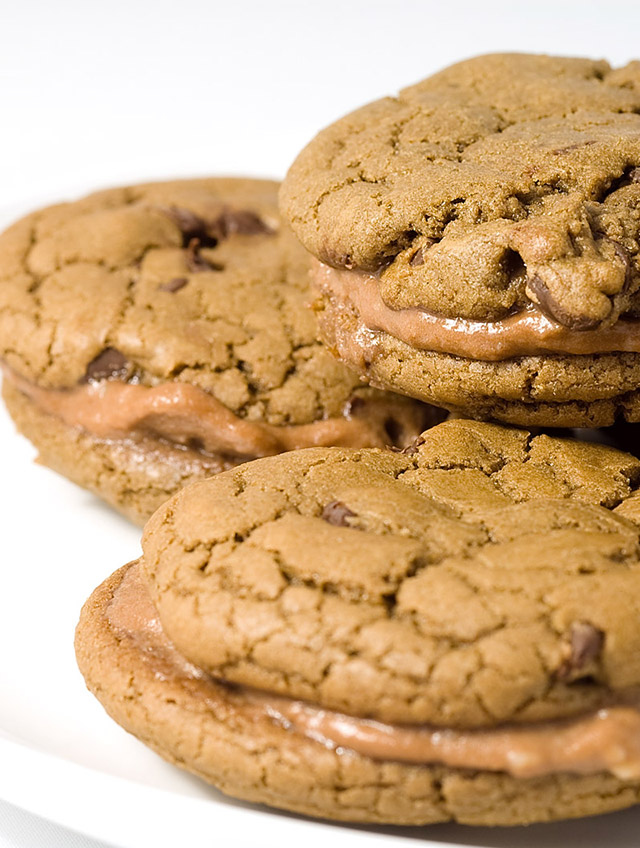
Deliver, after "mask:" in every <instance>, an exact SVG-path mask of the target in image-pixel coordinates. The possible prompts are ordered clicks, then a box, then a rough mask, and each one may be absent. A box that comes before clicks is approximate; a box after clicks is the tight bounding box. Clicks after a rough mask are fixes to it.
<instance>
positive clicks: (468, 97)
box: [280, 54, 640, 426]
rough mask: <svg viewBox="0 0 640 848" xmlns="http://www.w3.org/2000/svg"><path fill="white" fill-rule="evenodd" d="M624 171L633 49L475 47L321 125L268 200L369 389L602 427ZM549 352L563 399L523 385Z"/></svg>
mask: <svg viewBox="0 0 640 848" xmlns="http://www.w3.org/2000/svg"><path fill="white" fill-rule="evenodd" d="M639 166H640V63H639V62H631V63H629V64H628V65H627V66H625V67H624V68H618V69H612V68H611V67H610V66H609V65H608V64H607V63H606V62H598V61H591V60H588V59H574V58H570V59H564V58H559V57H550V56H532V55H518V54H505V55H489V56H480V57H477V58H475V59H470V60H468V61H466V62H462V63H460V64H457V65H454V66H452V67H450V68H447V69H445V70H444V71H442V72H440V73H437V74H435V75H433V76H432V77H429V78H428V79H426V80H423V81H422V82H420V83H417V84H416V85H414V86H411V87H409V88H407V89H404V90H403V91H401V92H400V94H399V95H398V96H397V97H388V98H384V99H382V100H379V101H376V102H375V103H372V104H369V105H367V106H364V107H363V108H361V109H359V110H357V111H356V112H354V113H352V114H351V115H347V116H346V117H344V118H342V119H341V120H339V121H337V122H336V123H335V124H333V125H331V126H330V127H328V128H327V129H325V130H323V131H322V132H321V133H320V134H319V135H318V136H317V137H316V138H315V139H314V140H313V141H312V142H311V143H310V144H309V145H308V146H307V148H305V150H303V151H302V153H301V154H300V155H299V156H298V158H297V160H296V161H295V162H294V164H293V165H292V167H291V169H290V171H289V174H288V175H287V178H286V179H285V182H284V183H283V187H282V190H281V195H280V196H281V205H282V208H283V211H284V214H285V215H286V217H287V218H288V219H289V220H290V222H291V224H292V226H293V228H294V231H295V232H296V234H297V235H298V237H299V238H300V239H301V241H302V242H303V244H304V245H305V246H306V247H307V249H308V250H309V251H310V252H311V253H312V254H314V255H315V256H316V257H318V259H320V261H321V262H322V263H324V266H325V269H327V270H329V271H332V273H333V277H334V278H335V280H338V279H339V280H341V281H342V282H339V284H338V283H336V281H335V280H334V282H333V283H331V282H330V283H328V284H327V285H326V286H321V288H322V292H323V295H322V303H321V304H319V307H318V308H319V310H321V311H322V313H323V314H322V319H321V325H322V334H323V338H324V340H325V341H326V342H327V343H328V344H329V345H330V346H331V347H332V348H333V350H334V352H336V354H337V355H338V356H339V357H340V358H341V359H343V360H344V361H345V362H348V363H349V364H350V365H351V366H352V367H355V368H356V369H357V370H358V371H359V373H361V374H363V375H364V376H366V378H367V379H369V380H370V382H371V383H372V384H373V385H379V386H384V387H386V388H394V389H395V390H397V391H402V392H404V393H406V394H408V395H411V396H414V397H419V398H421V399H423V400H427V401H430V402H433V403H438V404H442V405H443V406H445V407H447V408H448V409H451V410H457V411H464V413H465V414H467V415H470V416H474V415H475V416H476V417H495V418H498V419H500V420H504V421H512V422H515V423H518V424H521V425H524V426H527V425H529V424H533V423H541V424H547V425H549V426H553V425H558V426H589V423H590V421H594V420H596V419H597V422H598V424H599V425H602V424H604V425H607V424H610V423H612V421H613V420H614V419H615V418H627V419H628V420H632V421H636V420H638V417H639V414H640V413H639V409H638V407H639V405H640V401H639V399H638V385H640V336H639V335H638V328H637V327H636V323H637V320H636V319H637V317H638V314H639V303H640V300H639V298H640V294H639V289H640V258H639V257H640V167H639ZM336 275H337V276H336ZM340 275H342V276H340ZM347 278H350V282H349V283H348V284H346V283H344V281H345V280H346V279H347ZM327 279H328V278H327ZM365 283H369V287H370V288H371V287H373V288H374V289H375V295H374V294H369V295H367V298H368V300H367V309H365V310H363V308H362V306H363V297H364V295H363V294H362V292H363V291H364V288H365ZM345 287H346V288H345ZM416 314H419V315H422V316H426V317H428V318H429V319H430V320H431V321H432V323H434V324H435V325H437V328H436V329H437V332H438V334H439V335H438V338H437V340H436V338H434V329H433V327H432V326H429V327H428V328H426V329H424V328H422V327H419V329H418V331H415V324H416V321H417V320H418V319H417V318H416ZM518 316H522V317H523V318H524V319H526V320H525V322H524V323H526V321H530V322H531V320H532V318H534V319H535V321H534V323H535V324H536V328H535V330H534V331H533V332H532V333H531V334H530V335H527V328H524V329H522V328H520V327H515V326H511V327H509V326H508V325H509V324H514V322H515V318H516V317H518ZM452 320H453V321H457V322H462V323H459V324H458V325H457V327H454V326H453V325H452V324H448V325H447V322H448V321H449V322H450V321H452ZM412 322H413V325H412V326H413V328H414V329H410V325H411V324H412ZM465 322H471V323H470V324H469V326H468V328H467V329H466V330H465V326H466V324H465ZM474 322H475V323H474ZM403 325H404V326H403ZM502 325H505V326H502ZM538 325H539V326H538ZM454 329H455V330H456V332H457V336H456V333H454ZM503 331H506V332H505V333H504V335H510V338H511V339H512V341H513V344H512V345H508V346H507V348H506V353H504V354H498V353H496V349H495V348H493V347H492V345H493V339H495V338H496V334H498V333H502V332H503ZM612 331H613V335H612V336H606V334H607V333H611V332H612ZM463 333H467V334H468V336H469V338H471V337H473V340H474V341H473V343H471V342H468V343H467V344H465V345H462V346H461V345H460V341H459V339H460V335H461V334H463ZM485 333H486V335H487V340H486V342H483V343H482V344H481V345H478V340H481V339H482V338H483V335H484V334H485ZM598 333H599V334H601V335H600V340H598V338H597V334H598ZM491 334H494V335H493V336H491ZM627 335H628V336H629V337H630V338H631V340H630V338H626V337H625V338H622V337H623V336H627ZM589 336H591V339H589V338H588V337H589ZM474 345H475V349H474V350H471V351H469V347H471V348H473V347H474ZM624 351H626V353H623V352H624ZM616 357H617V361H615V360H616ZM607 358H610V359H612V360H614V367H613V369H612V370H610V375H611V376H610V377H609V379H606V380H600V381H594V380H593V379H591V375H590V374H589V372H590V371H592V370H596V371H597V370H598V367H599V362H600V361H601V360H603V359H607ZM496 359H503V360H505V361H504V362H499V363H498V362H492V361H491V360H496ZM547 360H548V361H550V362H551V364H552V366H554V365H556V364H557V366H558V368H559V369H562V368H566V369H567V370H568V371H570V372H571V375H572V382H573V383H574V384H575V387H576V388H575V392H574V394H573V395H572V396H570V397H569V398H568V399H566V398H565V397H563V394H562V391H560V392H559V393H558V395H557V397H556V396H554V384H553V381H551V380H550V381H545V380H544V379H537V381H536V382H537V387H536V388H535V389H532V388H531V387H530V386H529V385H528V382H527V381H528V379H529V376H530V374H531V372H532V371H533V370H534V369H535V370H537V371H540V370H541V369H540V367H539V363H544V362H546V361H547ZM476 366H477V367H476ZM440 367H441V369H442V378H441V380H440V381H437V380H434V378H433V372H434V371H436V372H437V369H438V368H440ZM450 372H458V374H459V375H460V376H458V377H457V378H455V379H454V378H452V377H451V376H450ZM585 374H586V375H587V376H585ZM514 380H519V382H520V387H519V388H518V390H516V391H514ZM542 384H544V385H542ZM629 384H631V385H632V387H633V388H632V395H631V396H630V395H629V388H628V386H629ZM540 389H542V395H541V393H540V391H539V390H540ZM452 394H457V398H456V399H455V400H451V395H452ZM510 395H511V396H510ZM585 401H586V403H585ZM591 401H593V402H594V404H595V408H594V409H593V410H589V408H588V404H589V403H590V402H591ZM576 402H578V403H582V408H581V409H578V408H577V407H576V406H575V403H576ZM572 403H573V406H572ZM563 415H564V418H565V419H566V420H567V422H568V423H567V424H560V423H559V422H560V420H561V419H562V417H563ZM590 415H591V417H590Z"/></svg>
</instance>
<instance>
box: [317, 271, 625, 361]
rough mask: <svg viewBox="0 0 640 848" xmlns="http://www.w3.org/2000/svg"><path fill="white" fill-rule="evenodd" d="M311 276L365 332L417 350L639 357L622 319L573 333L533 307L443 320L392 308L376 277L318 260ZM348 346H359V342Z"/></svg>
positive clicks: (499, 356) (479, 355) (497, 356)
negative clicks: (494, 316)
mask: <svg viewBox="0 0 640 848" xmlns="http://www.w3.org/2000/svg"><path fill="white" fill-rule="evenodd" d="M313 277H314V282H315V285H316V286H317V288H318V289H319V290H320V291H321V292H322V293H323V294H325V295H327V296H328V297H329V299H330V300H331V302H332V303H334V304H336V305H338V306H340V307H343V308H351V309H353V310H355V312H356V313H357V315H358V316H359V318H360V320H361V322H362V323H363V324H364V326H365V327H366V328H367V329H369V330H371V331H374V332H383V333H387V334H388V335H390V336H393V337H394V338H396V339H398V340H399V341H401V342H405V343H406V344H408V345H410V346H411V347H413V348H418V349H419V350H428V351H434V352H435V353H448V354H452V355H454V356H463V357H466V358H467V359H478V360H483V361H487V362H496V361H499V360H503V359H511V358H513V357H518V356H535V355H537V354H541V353H556V354H571V355H581V354H597V353H612V352H614V351H615V352H629V353H640V321H632V320H624V319H621V320H619V321H617V323H615V324H613V326H611V327H604V328H602V329H596V330H572V329H569V328H568V327H565V326H563V325H562V324H558V323H557V322H555V321H552V320H550V319H549V318H547V317H546V316H545V315H543V314H542V312H541V311H540V310H539V309H538V308H537V307H536V306H535V305H534V304H531V306H529V307H527V308H526V309H524V310H522V311H521V312H518V313H517V314H515V315H510V316H509V317H508V318H503V319H502V320H499V321H470V320H468V319H465V318H444V317H442V316H440V315H433V314H432V313H430V312H425V311H424V310H422V309H419V308H417V307H411V308H407V309H392V308H391V307H390V306H388V305H387V304H386V303H385V301H384V300H383V298H382V295H381V294H380V285H379V281H378V278H377V277H376V276H375V275H372V274H367V273H365V272H363V271H343V270H339V269H337V268H331V267H330V266H328V265H324V264H322V263H320V262H317V261H316V262H314V267H313ZM347 343H349V342H348V340H347ZM351 344H355V345H356V346H358V341H357V339H355V340H353V341H352V342H351Z"/></svg>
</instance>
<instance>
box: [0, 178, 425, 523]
mask: <svg viewBox="0 0 640 848" xmlns="http://www.w3.org/2000/svg"><path fill="white" fill-rule="evenodd" d="M276 193H277V184H276V183H273V182H268V181H262V180H249V179H203V180H191V181H189V180H185V181H178V182H167V183H155V184H149V185H141V186H134V187H130V188H122V189H115V190H109V191H103V192H99V193H97V194H93V195H91V196H89V197H87V198H85V199H84V200H80V201H78V202H76V203H67V204H62V205H59V206H54V207H51V208H48V209H45V210H42V211H39V212H36V213H34V214H32V215H30V216H29V217H27V218H25V219H24V220H22V221H19V222H18V223H17V224H15V225H14V226H13V227H11V228H10V229H9V230H7V231H6V232H5V233H4V234H3V235H2V236H0V357H1V359H2V364H3V370H4V397H5V400H6V403H7V406H8V408H9V411H10V412H11V414H12V416H13V418H14V419H15V421H16V423H17V425H18V428H19V429H20V430H21V431H22V432H23V433H24V434H25V435H26V436H28V437H29V438H30V439H31V440H32V441H33V442H34V444H35V445H36V447H37V448H38V450H39V452H40V459H41V461H42V462H43V463H44V464H46V465H49V466H51V467H52V468H54V469H55V470H57V471H59V472H61V473H62V474H65V475H66V476H67V477H69V478H70V479H72V480H74V481H75V482H76V483H79V484H80V485H82V486H85V487H87V488H89V489H91V490H93V491H94V492H97V493H98V494H99V495H100V496H102V497H103V498H104V499H105V500H107V501H108V502H109V503H111V504H113V505H114V506H116V507H117V508H118V509H120V510H121V511H122V512H124V513H125V514H127V515H129V516H130V517H131V518H133V519H134V520H135V521H139V522H141V523H142V522H143V521H144V520H145V519H146V518H147V517H148V516H149V515H150V514H151V513H152V512H153V511H154V509H155V508H156V507H157V506H158V505H159V504H160V503H161V502H162V501H163V500H165V499H166V498H167V497H168V495H170V494H171V493H172V492H174V491H175V490H176V489H178V488H179V487H180V486H182V485H183V484H184V483H185V482H187V481H190V480H194V479H198V478H202V477H205V476H209V475H211V474H216V473H218V472H220V471H224V470H225V469H227V468H230V467H232V466H234V465H237V464H239V463H241V462H244V461H246V460H247V459H251V458H254V457H257V456H266V455H271V454H276V453H279V452H281V451H284V450H289V449H291V448H301V447H306V446H312V445H348V446H353V447H362V446H374V445H383V444H395V445H398V446H402V445H403V444H407V443H408V442H410V441H411V439H413V438H415V436H416V435H417V434H418V433H419V432H420V431H421V430H422V429H423V428H424V426H425V421H428V420H429V418H430V416H431V415H437V414H436V413H435V411H434V410H429V409H428V408H426V407H425V406H424V405H422V404H417V403H415V402H406V401H405V400H403V399H402V398H398V397H396V396H389V395H388V394H385V393H382V392H377V391H373V392H372V391H371V390H370V389H368V388H367V387H365V386H363V385H362V384H361V383H360V382H359V380H358V378H357V377H355V376H353V375H352V374H351V373H350V372H349V371H348V370H347V369H346V367H344V366H343V365H341V364H339V363H337V362H336V361H335V360H334V359H333V357H331V356H330V355H329V354H328V353H327V351H326V350H325V349H324V348H323V347H322V346H321V345H320V343H318V342H317V341H316V325H315V320H314V317H313V314H312V312H311V310H309V309H308V305H307V304H308V300H309V292H308V262H307V258H306V254H305V252H304V251H303V250H302V248H301V247H299V245H298V243H297V242H296V239H295V238H294V237H293V235H292V234H291V232H290V230H289V228H288V227H287V226H285V225H283V224H282V223H281V221H280V219H279V217H278V214H277V208H276ZM425 416H426V417H425ZM434 420H435V419H434Z"/></svg>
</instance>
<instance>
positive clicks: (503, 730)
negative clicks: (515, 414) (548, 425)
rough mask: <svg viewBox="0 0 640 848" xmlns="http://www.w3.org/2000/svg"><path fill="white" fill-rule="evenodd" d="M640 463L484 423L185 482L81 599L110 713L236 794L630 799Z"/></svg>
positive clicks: (532, 812) (636, 718)
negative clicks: (388, 446) (137, 554)
mask: <svg viewBox="0 0 640 848" xmlns="http://www.w3.org/2000/svg"><path fill="white" fill-rule="evenodd" d="M639 484H640V462H639V461H638V460H636V459H634V458H633V457H631V456H629V455H628V454H624V453H621V452H619V451H616V450H614V449H612V448H609V447H606V446H602V445H593V444H588V443H584V442H577V441H572V440H565V439H560V438H552V437H549V436H546V435H540V436H537V437H532V436H531V434H529V433H528V432H525V431H521V430H511V429H506V428H502V427H499V426H497V425H492V424H485V423H480V422H473V421H463V420H458V421H450V422H446V423H443V424H440V425H438V426H436V427H433V428H432V429H431V430H429V431H428V432H427V433H425V434H423V435H422V436H421V437H419V438H418V439H417V440H416V442H415V443H414V444H413V445H412V446H410V447H409V448H407V449H405V450H404V451H403V452H393V451H391V450H384V449H341V448H317V449H312V450H305V451H295V452H292V453H288V454H285V455H280V456H276V457H268V458H264V459H259V460H256V461H255V462H252V463H248V464H246V465H243V466H241V467H238V468H235V469H231V470H229V471H227V472H225V473H223V474H220V475H218V476H216V477H214V478H212V479H209V480H206V481H204V482H199V483H195V484H193V485H191V486H189V487H187V488H186V489H184V490H183V491H181V492H180V493H178V494H177V495H176V496H174V497H173V498H172V499H171V500H170V501H169V502H168V503H167V504H165V505H164V506H163V507H162V508H160V509H159V510H158V511H157V512H156V514H155V515H154V516H153V518H152V519H151V520H150V522H149V523H148V524H147V527H146V529H145V533H144V539H143V550H144V554H143V557H142V559H141V560H140V561H138V562H136V563H133V564H130V565H129V566H126V567H125V568H123V569H121V570H120V571H118V572H116V573H115V574H114V575H113V576H112V577H111V578H109V579H108V580H107V581H106V582H105V583H104V584H103V585H102V586H100V587H99V588H98V589H97V590H96V591H95V593H94V594H93V596H92V597H91V598H90V600H89V601H88V602H87V604H86V605H85V607H84V609H83V612H82V615H81V619H80V623H79V625H78V630H77V635H76V651H77V657H78V661H79V664H80V668H81V670H82V672H83V674H84V676H85V678H86V681H87V684H88V686H89V688H90V689H91V691H92V692H93V693H94V694H95V695H96V696H97V697H98V698H99V699H100V701H101V702H102V704H103V705H104V706H105V708H106V709H107V711H108V712H109V713H110V714H111V716H112V717H113V718H115V719H116V721H118V722H119V723H120V724H122V725H123V727H125V728H126V729H127V730H128V731H130V732H131V733H134V734H135V735H136V736H138V737H139V738H141V739H142V740H143V741H145V742H146V743H147V744H148V745H150V746H151V747H152V748H154V749H155V750H156V751H157V752H158V753H160V754H161V755H162V756H163V757H165V758H166V759H168V760H169V761H171V762H174V763H176V764H178V765H180V766H182V767H183V768H186V769H188V770H190V771H192V772H194V773H195V774H197V775H199V776H200V777H203V778H204V779H205V780H207V781H209V782H211V783H213V784H214V785H215V786H217V787H219V788H220V789H222V790H223V791H224V792H227V793H229V794H231V795H234V796H237V797H240V798H245V799H249V800H252V801H257V802H262V803H266V804H270V805H273V806H275V807H281V808H285V809H289V810H295V811H297V812H302V813H306V814H309V815H314V816H322V817H326V818H334V819H344V820H351V821H362V822H386V823H395V824H422V823H428V822H438V821H447V820H450V819H455V820H458V821H461V822H468V823H474V824H501V825H507V824H517V823H527V822H534V821H544V820H549V819H556V818H562V817H573V816H584V815H590V814H595V813H600V812H605V811H607V810H614V809H619V808H622V807H625V806H629V805H631V804H634V803H636V802H638V800H640V741H639V740H640V695H639V692H640V688H639V687H640V659H639V658H640V535H639V534H640V528H639V526H638V521H639V520H640V510H639V509H638V504H639V503H640V498H639V496H638V485H639Z"/></svg>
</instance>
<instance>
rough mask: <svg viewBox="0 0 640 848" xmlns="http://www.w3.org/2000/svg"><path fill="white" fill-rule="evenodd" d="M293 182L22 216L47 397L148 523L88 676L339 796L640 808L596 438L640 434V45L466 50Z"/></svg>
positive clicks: (139, 731) (59, 419)
mask: <svg viewBox="0 0 640 848" xmlns="http://www.w3.org/2000/svg"><path fill="white" fill-rule="evenodd" d="M276 195H277V185H276V184H274V183H270V182H266V181H259V180H248V179H244V180H243V179H228V178H219V179H204V180H196V181H181V182H173V183H158V184H149V185H142V186H135V187H130V188H125V189H117V190H111V191H106V192H101V193H98V194H94V195H92V196H90V197H88V198H86V199H84V200H81V201H79V202H76V203H72V204H63V205H61V206H57V207H53V208H49V209H46V210H44V211H40V212H36V213H34V214H33V215H31V216H29V217H28V218H26V219H24V220H23V221H21V222H18V223H17V224H16V225H14V226H13V227H12V228H11V229H9V230H8V231H7V232H6V233H5V234H4V235H3V236H2V237H0V275H1V276H2V285H1V286H0V292H2V298H3V300H2V308H1V309H0V348H1V351H2V360H3V367H4V387H3V391H4V397H5V400H6V403H7V405H8V408H9V410H10V412H11V414H12V416H13V417H14V419H15V421H16V423H17V425H18V427H19V429H20V430H21V431H22V432H23V433H25V434H26V435H27V436H28V437H29V438H30V439H31V440H32V441H33V442H34V444H35V445H36V446H37V448H38V450H39V452H40V456H41V459H42V461H43V462H45V463H46V464H47V465H50V466H51V467H53V468H55V469H56V470H58V471H60V472H61V473H63V474H65V475H66V476H68V477H69V478H70V479H72V480H74V481H75V482H77V483H79V484H80V485H83V486H85V487H87V488H90V489H92V490H93V491H95V492H96V493H97V494H98V495H100V496H101V497H102V498H104V499H105V500H106V501H108V502H109V503H111V504H112V505H114V506H115V507H117V508H118V509H120V510H121V511H122V512H124V513H125V514H126V515H128V516H129V517H131V518H132V519H133V520H135V521H137V522H139V523H144V521H145V520H146V519H149V520H148V521H147V524H146V527H145V530H144V535H143V555H142V557H141V558H140V559H139V560H138V561H136V562H133V563H130V564H129V565H127V566H125V567H124V568H121V569H120V570H119V571H116V572H115V573H114V574H113V575H112V576H111V577H110V578H108V579H107V580H106V581H105V582H104V583H103V584H102V585H101V586H100V587H98V589H96V591H95V592H94V594H93V595H92V596H91V598H90V599H89V600H88V601H87V603H86V605H85V607H84V609H83V611H82V614H81V618H80V623H79V625H78V629H77V635H76V653H77V658H78V663H79V665H80V669H81V671H82V673H83V675H84V676H85V679H86V681H87V685H88V687H89V689H90V690H91V691H92V692H93V693H94V694H95V695H96V696H97V697H98V698H99V699H100V701H101V702H102V704H103V705H104V707H105V708H106V710H107V712H108V713H109V714H110V715H111V716H112V717H113V718H114V719H115V720H116V721H118V722H119V723H120V724H121V725H122V726H123V727H125V728H126V729H127V730H128V731H130V732H131V733H133V734H135V735H136V736H137V737H139V738H140V739H141V740H143V741H144V742H145V743H146V744H148V745H149V746H151V747H152V748H153V749H154V750H156V751H157V752H158V753H159V754H160V755H161V756H163V757H164V758H165V759H167V760H169V761H171V762H173V763H176V764H177V765H179V766H181V767H183V768H186V769H188V770H189V771H191V772H193V773H195V774H197V775H199V776H200V777H202V778H203V779H205V780H207V781H209V782H210V783H212V784H213V785H214V786H216V787H218V788H219V789H221V790H222V791H224V792H227V793H229V794H230V795H233V796H235V797H239V798H243V799H248V800H251V801H255V802H261V803H265V804H269V805H271V806H274V807H279V808H283V809H288V810H293V811H296V812H301V813H305V814H308V815H312V816H318V817H323V818H329V819H337V820H348V821H359V822H378V823H392V824H426V823H432V822H442V821H448V820H456V821H459V822H464V823H473V824H494V825H495V824H498V825H510V824H526V823H530V822H535V821H547V820H551V819H557V818H564V817H576V816H584V815H590V814H595V813H600V812H606V811H609V810H615V809H620V808H622V807H626V806H630V805H632V804H634V803H637V802H638V801H640V460H638V459H636V458H635V457H634V456H632V455H631V454H629V453H624V452H622V451H620V450H618V449H616V448H615V447H612V446H610V444H609V445H607V444H604V443H597V440H599V441H601V442H611V441H612V436H611V433H616V428H615V427H613V426H612V425H614V424H615V425H617V427H618V429H619V428H620V427H621V426H622V427H623V429H624V428H626V433H625V438H626V444H627V445H629V444H632V443H633V439H634V433H635V430H634V424H633V422H638V421H640V320H639V318H640V64H639V63H638V62H632V63H630V64H629V65H627V66H626V67H624V68H620V69H617V70H613V69H611V67H610V66H609V65H608V64H607V63H606V62H598V61H590V60H586V59H561V58H552V57H547V56H526V55H498V56H485V57H480V58H477V59H473V60H470V61H467V62H463V63H461V64H458V65H455V66H453V67H451V68H448V69H446V70H444V71H442V72H440V73H439V74H436V75H435V76H433V77H430V78H428V79H426V80H424V81H423V82H421V83H418V84H417V85H414V86H412V87H410V88H408V89H405V90H404V91H402V92H401V93H400V94H399V95H398V96H397V97H394V98H385V99H383V100H380V101H377V102H375V103H372V104H370V105H368V106H365V107H363V108H362V109H360V110H358V111H356V112H354V113H353V114H351V115H348V116H347V117H345V118H343V119H341V120H339V121H337V122H336V123H335V124H333V125H332V126H330V127H329V128H327V129H325V130H324V131H322V132H321V133H320V134H319V135H318V136H317V137H316V138H315V139H314V140H313V141H311V143H310V144H309V145H308V146H307V147H306V148H305V149H304V150H303V151H302V153H301V154H300V155H299V156H298V158H297V159H296V161H295V162H294V163H293V165H292V167H291V169H290V171H289V173H288V175H287V177H286V179H285V181H284V183H283V184H282V187H281V189H280V211H278V204H277V202H276ZM281 216H282V217H281ZM447 417H448V420H445V419H446V418H447ZM625 422H626V423H625ZM513 425H515V426H513ZM531 428H533V429H531ZM559 428H563V429H565V430H566V429H569V428H605V429H604V430H602V429H600V430H598V431H597V432H596V434H595V436H596V441H594V433H593V431H592V432H591V435H590V438H589V440H588V441H587V440H585V439H577V438H569V437H567V436H572V435H573V436H575V433H574V434H572V433H568V434H565V433H563V432H558V430H559ZM633 452H640V451H632V453H633ZM150 516H152V517H151V518H149V517H150Z"/></svg>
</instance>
